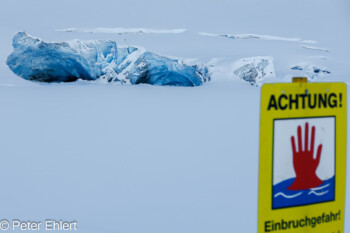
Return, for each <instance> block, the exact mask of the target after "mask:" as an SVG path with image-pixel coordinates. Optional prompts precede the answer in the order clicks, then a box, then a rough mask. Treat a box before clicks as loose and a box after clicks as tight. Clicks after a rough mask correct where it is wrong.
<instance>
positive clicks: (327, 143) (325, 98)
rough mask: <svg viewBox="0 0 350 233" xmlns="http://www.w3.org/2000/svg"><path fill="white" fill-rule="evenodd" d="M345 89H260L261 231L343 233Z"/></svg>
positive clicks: (337, 86)
mask: <svg viewBox="0 0 350 233" xmlns="http://www.w3.org/2000/svg"><path fill="white" fill-rule="evenodd" d="M346 106H347V105H346V85H345V84H344V83H306V82H305V83H303V82H299V83H282V84H265V85H263V87H262V90H261V116H260V161H259V216H258V232H259V233H263V232H317V233H342V232H343V225H344V205H345V175H346V174H345V170H346V127H347V126H346Z"/></svg>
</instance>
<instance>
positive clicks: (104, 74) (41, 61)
mask: <svg viewBox="0 0 350 233" xmlns="http://www.w3.org/2000/svg"><path fill="white" fill-rule="evenodd" d="M13 48H14V51H13V52H12V54H10V55H9V56H8V58H7V65H8V66H9V67H10V69H11V70H12V71H13V72H14V73H15V74H17V75H18V76H20V77H22V78H24V79H27V80H33V81H39V82H72V81H76V80H78V79H82V80H97V79H100V80H105V81H106V82H121V83H131V84H139V83H148V84H153V85H172V86H199V85H201V84H202V83H203V82H205V81H208V80H209V79H210V77H209V73H208V70H207V68H206V67H205V66H198V65H194V66H189V65H186V64H183V63H181V62H180V61H178V60H176V59H170V58H167V57H164V56H160V55H158V54H155V53H152V52H149V51H145V50H144V49H140V48H136V47H127V48H119V47H117V44H116V42H114V41H106V40H95V41H93V40H91V41H80V40H73V41H69V42H62V43H47V42H44V41H42V40H40V39H36V38H33V37H30V36H28V35H26V33H24V32H19V33H17V34H16V35H15V36H14V38H13Z"/></svg>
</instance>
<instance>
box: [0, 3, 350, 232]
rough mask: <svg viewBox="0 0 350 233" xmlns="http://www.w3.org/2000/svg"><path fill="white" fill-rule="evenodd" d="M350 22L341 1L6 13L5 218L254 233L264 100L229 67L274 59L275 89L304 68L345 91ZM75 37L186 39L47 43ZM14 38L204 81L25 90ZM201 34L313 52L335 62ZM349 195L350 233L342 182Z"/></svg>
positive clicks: (2, 46)
mask: <svg viewBox="0 0 350 233" xmlns="http://www.w3.org/2000/svg"><path fill="white" fill-rule="evenodd" d="M159 9H161V10H159ZM349 9H350V5H349V2H348V1H345V0H344V1H342V0H334V1H328V0H319V1H317V3H315V1H304V0H294V1H277V0H266V1H260V0H238V1H224V0H217V1H199V0H197V1H195V0H186V1H185V0H177V1H158V0H149V1H141V0H130V1H114V0H100V1H82V0H76V1H70V0H60V1H54V0H53V1H47V0H36V1H30V0H1V1H0V21H1V22H3V23H2V24H1V27H0V30H1V34H0V106H1V114H0V122H1V123H2V125H1V131H0V142H1V146H0V154H1V155H2V160H1V167H2V169H1V170H0V176H1V177H3V180H2V191H1V194H0V197H1V200H2V205H1V214H2V215H1V218H6V219H22V220H37V221H43V220H45V219H47V218H53V219H58V220H59V219H63V220H68V221H71V220H76V221H77V222H78V224H77V225H78V231H77V232H82V233H108V232H123V233H140V232H144V233H148V232H152V233H163V232H167V233H172V232H174V233H178V232H182V233H187V232H188V233H193V232H201V233H212V232H222V233H226V232H227V233H228V232H230V233H231V232H247V233H250V232H257V204H258V200H257V191H258V162H259V161H258V160H259V155H258V153H259V152H258V151H259V150H258V148H259V114H260V113H259V103H260V88H259V87H256V86H251V85H250V84H249V83H248V82H242V81H241V80H238V79H237V78H235V75H234V73H233V65H234V64H235V63H236V62H237V61H239V60H240V59H242V58H249V57H258V56H261V57H266V56H270V57H273V62H274V69H275V76H276V78H275V80H276V81H278V82H290V81H291V77H292V76H300V75H303V72H304V71H298V70H291V67H293V66H294V65H299V64H300V63H304V64H310V65H313V66H316V67H320V68H322V67H326V68H327V70H329V71H331V74H329V75H324V76H321V77H318V78H316V79H313V80H309V81H312V82H314V81H317V82H324V81H327V82H336V81H344V82H346V83H347V85H349V84H350V82H349V70H348V67H349V66H350V60H349V54H350V47H349V41H350V31H349V30H346V28H348V27H349V23H350V15H349V14H348V12H349ZM179 15H181V16H180V17H179ZM73 26H74V27H75V28H77V29H84V28H87V29H95V28H117V27H122V28H127V29H128V28H155V29H157V28H160V29H162V28H164V29H170V30H172V29H176V28H186V29H187V31H186V32H185V33H158V34H157V33H143V34H139V33H127V34H124V33H123V34H121V35H119V34H118V33H80V32H71V33H62V32H57V31H55V29H57V28H70V27H73ZM18 31H26V32H27V33H29V34H32V35H35V36H37V37H40V38H42V39H43V40H44V41H47V42H57V43H61V42H64V41H72V40H74V39H78V40H79V41H86V40H94V41H96V40H111V41H115V42H116V43H117V45H118V48H128V47H129V48H131V47H137V48H140V47H143V48H146V49H147V51H152V52H155V53H156V54H159V55H161V56H165V57H167V58H169V57H176V58H182V59H183V61H184V63H185V64H187V63H189V62H190V61H195V62H194V63H195V64H200V63H201V62H203V63H204V64H206V65H207V67H208V69H209V73H210V74H211V81H210V82H206V83H204V84H203V85H201V86H200V87H194V88H187V87H168V86H161V87H160V86H152V85H143V84H141V85H133V86H131V85H113V84H111V83H108V84H104V83H103V81H104V80H101V82H91V81H77V82H75V83H58V84H57V83H55V84H43V83H33V82H28V81H26V80H23V79H21V78H19V77H18V76H16V75H15V74H14V73H13V72H12V71H11V70H10V69H9V68H8V66H7V65H6V58H7V57H8V55H9V54H11V53H12V51H13V48H12V46H11V41H12V38H13V36H14V35H15V34H16V33H17V32H18ZM199 32H212V33H213V34H216V35H221V34H234V35H237V34H238V35H241V34H244V33H245V32H249V33H250V32H253V33H252V34H256V35H274V36H277V37H283V38H300V39H301V40H309V39H310V40H314V41H317V42H318V43H317V44H312V45H313V46H314V45H315V46H317V47H319V48H327V49H329V50H330V51H331V52H328V53H325V52H324V51H318V50H310V49H304V48H302V47H301V46H300V45H304V44H303V42H297V41H281V40H263V39H228V38H227V39H225V38H223V37H218V36H211V37H210V36H200V35H198V33H199ZM305 45H310V44H309V43H305ZM124 52H125V54H127V52H126V50H124ZM119 54H120V53H119ZM324 55H327V56H326V57H325V56H324ZM121 58H123V59H129V58H127V56H121ZM121 60H122V59H121ZM130 60H132V61H135V60H134V59H131V58H130ZM197 61H198V62H197ZM122 62H123V61H120V62H119V61H118V64H120V63H122ZM180 63H181V62H180ZM125 64H126V63H125ZM140 65H141V67H142V63H140ZM130 68H131V67H130ZM265 81H266V82H267V81H269V80H267V79H266V80H264V81H263V82H262V83H264V82H265ZM349 100H350V99H348V103H350V101H349ZM348 118H349V116H348ZM349 133H350V132H349V130H348V135H350V134H349ZM347 144H348V145H350V137H348V141H347ZM348 151H349V150H348ZM348 153H349V152H348ZM348 157H349V154H348ZM347 167H348V171H349V168H350V159H348V160H347ZM242 190H244V191H242ZM346 193H347V195H346V198H347V200H346V207H345V210H346V211H347V212H346V213H345V231H344V232H345V233H350V214H349V213H348V211H349V209H350V199H349V198H350V196H349V195H348V194H349V193H350V173H349V172H347V192H346Z"/></svg>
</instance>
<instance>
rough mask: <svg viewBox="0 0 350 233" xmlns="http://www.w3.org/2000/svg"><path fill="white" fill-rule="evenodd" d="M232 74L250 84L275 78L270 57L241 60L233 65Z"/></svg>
mask: <svg viewBox="0 0 350 233" xmlns="http://www.w3.org/2000/svg"><path fill="white" fill-rule="evenodd" d="M233 73H234V74H235V75H236V76H237V77H238V78H240V79H243V80H245V81H247V82H249V83H251V84H255V83H260V82H262V81H263V80H264V79H265V78H275V77H276V76H275V68H274V66H273V58H272V57H249V58H242V59H241V60H239V61H237V62H236V63H235V64H234V65H233Z"/></svg>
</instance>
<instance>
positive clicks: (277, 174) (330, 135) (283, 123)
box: [273, 117, 335, 185]
mask: <svg viewBox="0 0 350 233" xmlns="http://www.w3.org/2000/svg"><path fill="white" fill-rule="evenodd" d="M306 122H308V123H309V149H310V146H311V129H312V126H315V128H316V130H315V144H314V158H316V153H317V148H318V146H319V145H320V144H322V152H321V160H320V164H319V166H318V168H317V170H316V174H317V176H318V177H319V178H320V179H321V180H326V179H329V178H331V177H333V176H334V163H335V160H334V158H335V157H334V152H335V151H334V146H335V145H334V142H335V128H334V127H335V124H334V123H335V118H334V117H327V118H306V119H290V120H275V121H274V150H273V158H274V173H273V184H274V185H275V184H278V183H279V182H281V181H283V180H286V179H289V178H292V177H295V172H294V168H293V153H292V144H291V136H294V138H295V147H296V150H297V151H298V148H299V146H298V134H297V128H298V126H299V125H300V126H301V136H302V140H301V142H302V148H303V151H304V150H305V149H304V146H305V144H304V143H305V142H304V140H305V139H304V138H305V123H306Z"/></svg>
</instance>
